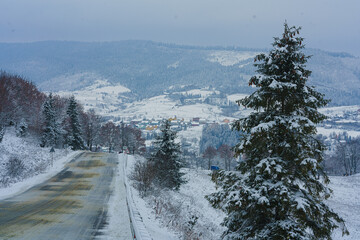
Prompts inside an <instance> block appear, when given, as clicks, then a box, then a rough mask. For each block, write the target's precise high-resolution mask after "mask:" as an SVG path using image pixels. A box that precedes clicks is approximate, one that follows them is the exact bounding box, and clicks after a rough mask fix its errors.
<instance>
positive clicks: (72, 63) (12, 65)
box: [0, 41, 360, 105]
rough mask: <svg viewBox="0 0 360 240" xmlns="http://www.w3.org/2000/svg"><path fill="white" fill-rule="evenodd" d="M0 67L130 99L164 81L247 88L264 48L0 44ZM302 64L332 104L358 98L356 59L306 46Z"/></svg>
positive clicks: (359, 65)
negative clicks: (102, 85) (125, 91)
mask: <svg viewBox="0 0 360 240" xmlns="http://www.w3.org/2000/svg"><path fill="white" fill-rule="evenodd" d="M0 51H1V53H2V54H1V55H0V69H2V70H4V71H7V72H9V73H16V74H20V75H22V76H26V77H27V78H28V79H29V80H31V81H33V82H34V83H36V85H37V86H39V87H40V89H42V90H47V91H59V90H71V91H73V90H79V89H81V88H84V87H87V86H89V85H91V84H93V83H94V82H95V81H96V80H98V79H107V80H108V81H109V82H111V83H113V84H121V85H123V86H125V87H127V88H129V89H130V90H131V92H132V94H133V95H134V97H136V98H145V97H151V96H156V95H159V94H161V93H163V91H164V90H166V89H167V88H169V87H170V86H181V85H196V86H197V87H207V86H211V87H213V88H215V89H218V90H220V91H222V92H226V93H227V94H232V93H250V92H252V88H249V87H248V80H249V76H251V75H252V74H254V70H255V69H254V67H253V57H254V56H255V55H256V54H258V53H260V52H264V51H266V50H262V49H245V48H236V47H230V48H225V47H195V46H180V45H173V44H162V43H155V42H151V41H120V42H97V43H95V42H94V43H90V42H62V41H46V42H35V43H0ZM306 54H308V55H312V58H311V59H310V60H309V62H308V68H309V69H310V70H312V71H313V73H312V76H311V80H310V83H311V84H313V85H315V86H316V87H317V89H319V91H320V92H322V93H325V94H326V96H327V98H331V99H332V103H331V104H332V105H351V104H357V103H358V102H359V101H360V59H359V58H358V57H354V56H352V55H350V54H346V53H331V52H325V51H321V50H317V49H309V50H307V52H306Z"/></svg>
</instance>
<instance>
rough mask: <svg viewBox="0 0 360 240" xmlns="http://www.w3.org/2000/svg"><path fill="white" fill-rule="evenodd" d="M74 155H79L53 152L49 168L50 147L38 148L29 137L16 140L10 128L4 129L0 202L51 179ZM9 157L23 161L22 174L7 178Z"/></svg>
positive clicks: (60, 151)
mask: <svg viewBox="0 0 360 240" xmlns="http://www.w3.org/2000/svg"><path fill="white" fill-rule="evenodd" d="M77 154H79V152H73V151H68V150H64V149H61V150H59V149H56V150H55V153H54V164H53V166H51V165H50V164H51V154H50V148H40V147H39V146H38V144H37V143H36V142H34V140H33V139H31V138H19V137H16V134H15V130H14V128H7V129H6V133H5V136H4V139H3V141H2V142H1V143H0V180H1V181H2V182H3V184H4V182H5V181H6V183H7V184H6V185H8V186H6V187H4V188H0V199H5V198H9V197H11V196H14V195H16V194H19V193H22V192H24V191H26V190H27V189H29V188H31V187H33V186H35V185H36V184H39V183H41V182H44V181H45V180H47V179H49V178H51V177H52V176H54V175H56V174H57V173H58V172H60V171H61V170H62V168H63V167H64V166H65V164H66V163H67V162H69V161H70V160H71V159H72V158H74V157H75V156H76V155H77ZM12 157H15V158H17V159H19V160H21V161H22V162H23V164H24V170H23V174H20V175H19V176H17V177H13V178H10V177H9V176H7V170H6V163H7V162H8V161H9V159H10V158H12ZM0 187H1V186H0Z"/></svg>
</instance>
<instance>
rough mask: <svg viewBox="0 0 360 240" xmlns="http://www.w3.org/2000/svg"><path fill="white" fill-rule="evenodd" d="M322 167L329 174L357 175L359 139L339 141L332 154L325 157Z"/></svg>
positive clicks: (359, 158) (359, 159)
mask: <svg viewBox="0 0 360 240" xmlns="http://www.w3.org/2000/svg"><path fill="white" fill-rule="evenodd" d="M323 165H324V169H325V171H326V172H327V173H329V174H335V175H345V176H350V175H353V174H356V173H359V172H360V171H359V166H360V138H349V139H348V140H341V141H339V142H338V143H337V144H336V148H335V151H334V152H333V154H329V155H327V156H325V161H324V164H323Z"/></svg>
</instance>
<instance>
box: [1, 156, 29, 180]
mask: <svg viewBox="0 0 360 240" xmlns="http://www.w3.org/2000/svg"><path fill="white" fill-rule="evenodd" d="M5 168H6V173H7V174H6V175H7V176H9V177H11V178H15V177H19V176H20V175H21V174H22V173H23V172H24V170H25V165H24V163H23V161H22V160H21V159H19V158H18V157H15V156H12V157H10V159H9V161H8V162H7V163H6V166H5Z"/></svg>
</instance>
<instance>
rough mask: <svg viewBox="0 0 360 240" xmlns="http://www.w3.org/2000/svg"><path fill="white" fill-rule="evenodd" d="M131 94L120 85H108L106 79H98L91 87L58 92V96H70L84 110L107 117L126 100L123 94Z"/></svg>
mask: <svg viewBox="0 0 360 240" xmlns="http://www.w3.org/2000/svg"><path fill="white" fill-rule="evenodd" d="M129 92H131V91H130V89H128V88H126V87H124V86H122V85H120V84H116V85H114V84H110V83H109V82H108V81H107V80H106V79H98V80H96V81H95V82H94V83H93V84H92V85H90V86H87V87H85V88H82V89H80V90H76V91H60V92H57V93H58V94H59V95H60V96H71V95H74V96H75V98H76V99H77V100H78V101H80V102H81V103H82V104H83V105H84V107H85V110H88V109H91V108H93V109H95V110H96V111H97V113H99V114H102V115H108V114H109V113H111V112H112V111H115V110H117V109H118V108H119V105H121V104H122V103H123V102H124V99H127V97H126V96H124V95H123V94H125V93H129Z"/></svg>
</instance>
